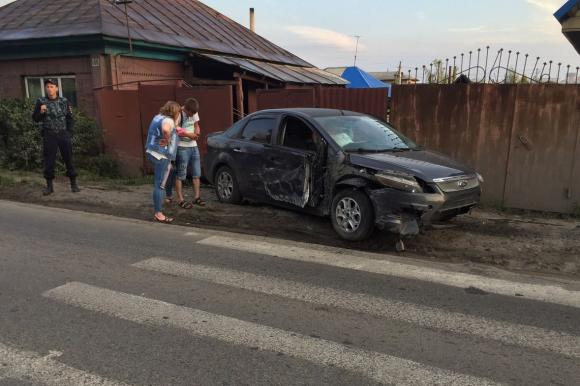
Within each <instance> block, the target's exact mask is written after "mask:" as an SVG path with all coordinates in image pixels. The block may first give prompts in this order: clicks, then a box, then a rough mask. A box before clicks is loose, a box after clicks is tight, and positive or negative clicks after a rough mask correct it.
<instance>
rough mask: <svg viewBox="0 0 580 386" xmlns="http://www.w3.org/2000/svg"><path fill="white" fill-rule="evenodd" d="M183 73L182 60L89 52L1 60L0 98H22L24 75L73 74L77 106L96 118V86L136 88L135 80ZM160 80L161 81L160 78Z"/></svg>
mask: <svg viewBox="0 0 580 386" xmlns="http://www.w3.org/2000/svg"><path fill="white" fill-rule="evenodd" d="M184 74H185V66H184V65H183V63H181V62H169V61H162V60H151V59H137V58H127V57H123V56H113V55H98V54H96V55H92V56H89V55H87V56H78V57H70V58H46V59H19V60H3V61H0V98H24V97H25V96H26V88H25V85H24V77H26V76H47V75H75V78H76V91H77V100H78V107H79V108H80V109H82V110H83V111H84V112H85V113H87V114H88V115H89V116H91V117H93V118H95V119H98V118H99V106H98V103H97V100H96V98H95V95H94V92H95V90H96V89H101V88H109V89H115V90H137V89H138V87H139V84H138V82H151V84H157V85H163V84H171V85H173V84H175V83H176V82H177V81H176V80H175V79H181V78H183V77H184ZM159 80H161V81H159Z"/></svg>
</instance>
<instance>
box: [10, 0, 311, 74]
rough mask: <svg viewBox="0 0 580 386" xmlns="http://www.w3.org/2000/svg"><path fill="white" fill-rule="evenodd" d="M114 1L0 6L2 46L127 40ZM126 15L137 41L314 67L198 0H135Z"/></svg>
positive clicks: (21, 1) (29, 0)
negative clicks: (65, 39) (79, 39)
mask: <svg viewBox="0 0 580 386" xmlns="http://www.w3.org/2000/svg"><path fill="white" fill-rule="evenodd" d="M114 3H115V2H114V1H112V0H51V1H38V0H16V1H15V2H13V3H11V4H8V5H7V6H5V7H0V43H1V42H7V43H8V42H10V43H18V42H21V41H27V40H31V39H42V38H54V39H58V38H62V37H78V36H88V35H101V36H106V37H110V38H116V39H127V25H126V20H125V13H124V9H121V8H122V6H120V5H119V6H117V5H114ZM167 3H169V7H170V8H168V4H167ZM128 11H129V12H128V16H129V27H130V33H131V37H132V39H133V40H134V41H135V42H145V43H153V44H156V45H159V46H163V47H166V48H171V49H176V50H178V51H180V52H184V51H203V52H212V53H215V54H219V55H239V56H243V57H246V58H252V59H256V60H265V61H269V62H276V63H283V64H290V65H295V66H303V67H313V65H312V64H310V63H308V62H306V61H305V60H303V59H301V58H300V57H298V56H297V55H294V54H293V53H291V52H290V51H288V50H286V49H284V48H282V47H280V46H279V45H277V44H275V43H273V42H271V41H269V40H268V39H266V38H264V37H263V36H261V35H259V34H257V33H255V32H253V31H251V30H250V29H248V28H247V27H245V26H244V25H242V24H240V23H238V22H236V21H235V20H233V19H231V18H230V17H228V16H226V15H225V14H223V13H221V12H219V11H218V10H216V9H213V8H211V7H210V6H208V5H207V4H205V3H203V2H202V1H199V0H172V1H171V2H167V1H165V0H133V3H132V4H130V5H129V6H128ZM174 24H175V25H174Z"/></svg>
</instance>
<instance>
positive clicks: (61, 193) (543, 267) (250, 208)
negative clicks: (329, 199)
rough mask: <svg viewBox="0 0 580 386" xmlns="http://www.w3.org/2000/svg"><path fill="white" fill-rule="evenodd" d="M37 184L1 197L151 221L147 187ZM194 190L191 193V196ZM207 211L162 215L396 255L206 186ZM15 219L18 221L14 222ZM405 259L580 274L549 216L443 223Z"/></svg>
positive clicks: (561, 229) (8, 186) (574, 247)
mask: <svg viewBox="0 0 580 386" xmlns="http://www.w3.org/2000/svg"><path fill="white" fill-rule="evenodd" d="M40 182H41V180H39V179H38V178H35V177H25V178H24V179H22V178H14V177H11V181H10V183H6V179H4V182H3V183H1V184H0V199H9V200H15V201H21V202H30V203H34V204H39V205H46V206H54V207H62V208H67V209H74V210H82V211H86V212H95V213H104V214H111V215H117V216H123V217H130V218H137V219H143V220H151V219H152V211H153V209H152V203H151V187H150V185H138V186H126V185H117V184H112V183H110V182H109V183H103V182H93V183H91V182H86V181H85V183H84V184H83V185H82V189H83V190H82V192H81V193H79V194H73V193H71V192H70V190H69V188H68V185H67V184H66V182H67V181H66V180H64V179H63V180H57V182H56V184H55V190H56V193H55V194H54V195H52V196H49V197H42V195H41V186H40ZM190 190H191V189H188V191H189V193H190ZM203 197H204V199H205V200H207V202H208V205H207V207H205V208H194V209H192V210H184V209H181V208H179V207H178V206H177V204H172V205H170V206H169V207H168V209H167V213H168V214H169V215H171V216H174V217H175V218H176V223H177V224H180V225H192V226H196V227H203V228H212V229H221V230H228V231H233V232H237V233H242V234H254V235H261V236H271V237H278V238H283V239H289V240H296V241H302V242H310V243H317V244H322V245H331V246H337V247H342V248H350V249H357V250H364V251H373V252H384V253H389V254H393V253H396V252H395V248H394V244H395V242H396V241H397V238H396V237H394V236H393V235H390V234H388V233H385V232H378V231H377V232H376V233H375V234H374V236H373V237H372V238H371V239H370V240H367V241H365V242H360V243H349V242H345V241H342V240H341V239H339V238H338V237H337V236H336V235H335V233H334V231H333V229H332V226H331V225H330V222H329V221H328V219H324V218H317V217H313V216H309V215H305V214H299V213H294V212H291V211H288V210H284V209H278V208H274V207H271V206H267V205H256V204H245V205H240V206H236V205H226V204H222V203H219V202H218V201H217V199H216V197H215V194H214V193H213V190H212V189H210V188H209V187H205V188H204V189H203ZM15 220H17V219H15ZM405 244H406V248H407V250H406V251H405V252H404V253H403V254H402V255H403V256H410V257H415V258H421V259H432V260H439V261H446V262H458V263H464V264H471V263H483V264H491V265H495V266H501V267H503V268H506V269H511V270H522V271H531V272H534V271H536V272H538V271H541V272H545V273H558V274H564V275H570V276H576V277H578V276H580V221H578V220H572V219H559V218H557V217H556V216H547V215H515V214H506V213H503V212H500V211H489V210H481V209H477V210H474V211H473V212H472V213H471V214H469V215H465V216H462V217H459V218H456V219H455V220H453V221H451V222H450V223H447V224H445V225H435V226H434V228H433V229H428V230H426V231H425V232H424V233H423V234H421V235H419V236H417V237H414V238H411V239H408V240H406V241H405Z"/></svg>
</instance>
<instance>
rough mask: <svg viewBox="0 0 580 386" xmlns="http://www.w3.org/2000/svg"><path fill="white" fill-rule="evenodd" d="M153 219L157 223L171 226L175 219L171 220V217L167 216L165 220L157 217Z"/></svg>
mask: <svg viewBox="0 0 580 386" xmlns="http://www.w3.org/2000/svg"><path fill="white" fill-rule="evenodd" d="M153 219H154V220H155V221H156V222H160V223H162V224H171V223H172V222H173V221H174V220H175V219H173V218H171V217H167V216H165V218H164V219H163V220H160V219H158V218H157V217H153Z"/></svg>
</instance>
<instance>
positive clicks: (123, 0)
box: [111, 0, 133, 55]
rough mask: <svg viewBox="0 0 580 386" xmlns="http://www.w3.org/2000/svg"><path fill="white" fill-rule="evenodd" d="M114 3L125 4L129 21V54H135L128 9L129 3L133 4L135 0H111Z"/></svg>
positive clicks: (126, 17)
mask: <svg viewBox="0 0 580 386" xmlns="http://www.w3.org/2000/svg"><path fill="white" fill-rule="evenodd" d="M111 2H112V3H113V4H114V5H124V6H125V21H126V23H127V38H128V39H129V54H131V55H132V54H133V40H132V39H131V29H130V28H129V12H128V10H127V4H131V3H132V2H133V0H111Z"/></svg>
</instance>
